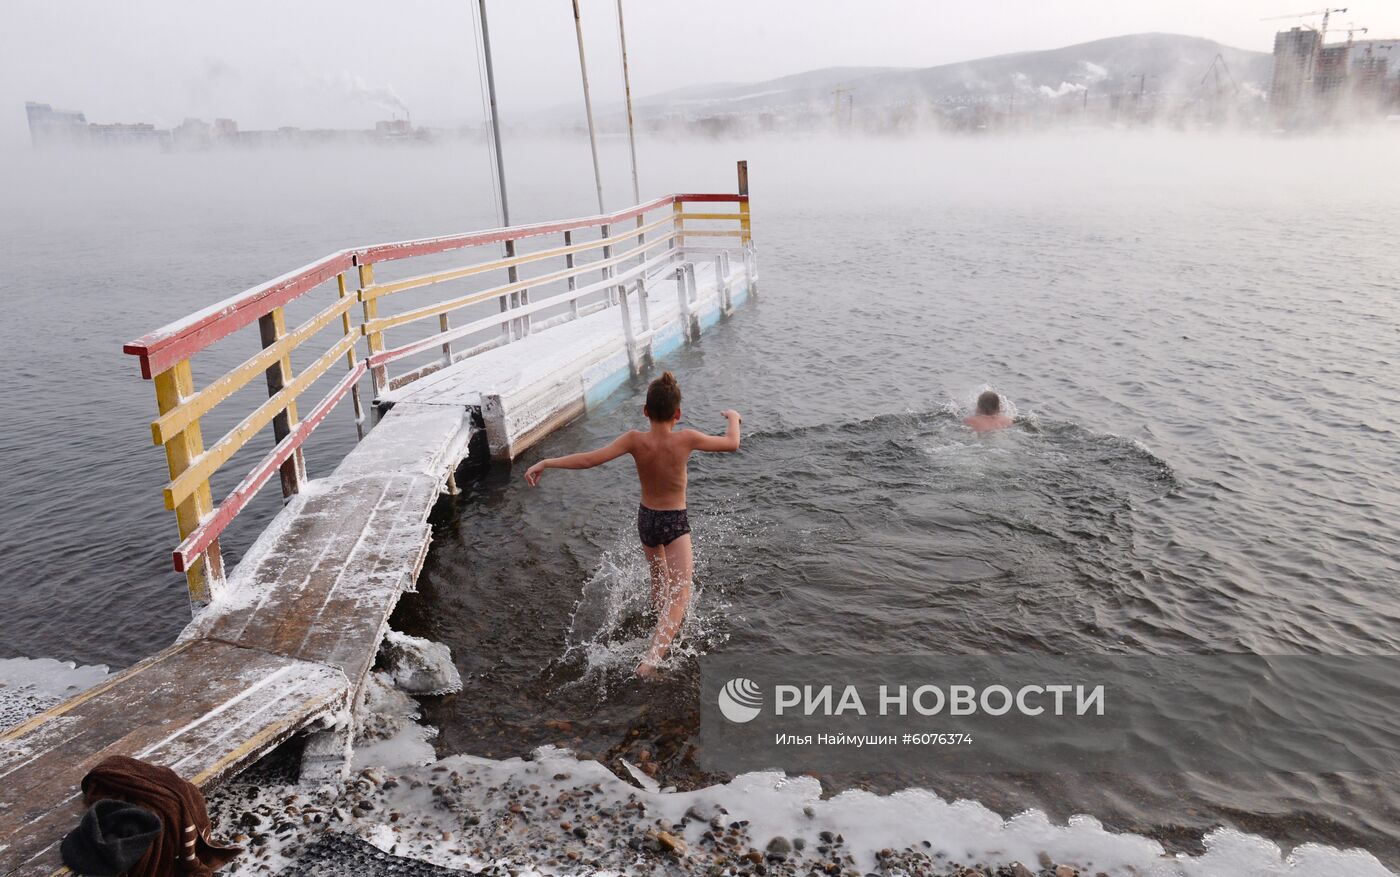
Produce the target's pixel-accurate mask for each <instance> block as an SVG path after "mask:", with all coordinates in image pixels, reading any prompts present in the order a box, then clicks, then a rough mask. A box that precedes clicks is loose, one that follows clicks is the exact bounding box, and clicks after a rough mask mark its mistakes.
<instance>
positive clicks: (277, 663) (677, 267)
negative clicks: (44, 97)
mask: <svg viewBox="0 0 1400 877" xmlns="http://www.w3.org/2000/svg"><path fill="white" fill-rule="evenodd" d="M716 203H718V204H724V203H728V204H732V205H735V208H732V209H733V212H713V211H714V208H713V207H706V206H704V205H710V204H716ZM697 204H699V205H702V206H701V207H700V208H699V209H697V208H696V207H695V206H694V205H697ZM688 205H690V207H691V209H686V208H687V206H688ZM657 214H660V215H659V217H658V216H657ZM560 236H562V241H561V242H559V241H557V238H558V237H560ZM750 240H751V238H750V225H749V209H748V192H747V176H746V169H745V168H744V166H743V165H742V163H741V165H740V186H739V192H737V193H735V194H690V195H670V196H666V197H663V198H658V199H656V200H654V201H651V202H648V203H646V204H641V205H637V206H636V207H632V208H630V209H628V210H624V211H620V212H618V213H615V214H610V215H606V216H592V217H585V218H581V219H572V220H564V221H559V222H550V223H541V224H536V225H528V226H515V227H511V228H501V229H493V230H490V231H486V232H478V233H471V234H463V235H453V236H448V237H441V238H431V239H425V240H417V241H406V242H401V243H393V244H383V245H376V246H369V247H361V248H357V249H351V250H343V251H341V252H338V253H334V254H332V255H330V256H327V257H325V258H324V259H321V260H319V261H317V262H314V263H312V264H311V265H308V266H306V267H304V268H302V269H299V270H298V271H294V272H292V273H290V274H287V275H284V276H282V277H280V278H278V279H276V280H273V281H271V282H269V283H266V284H263V285H260V286H257V287H254V288H253V289H251V290H248V291H247V292H245V293H243V294H241V295H238V296H235V297H233V298H230V299H227V300H225V301H222V302H219V303H218V304H216V305H214V306H212V307H210V308H208V309H206V310H204V311H201V312H199V313H197V314H194V315H191V316H190V317H187V318H185V319H183V320H180V321H177V322H176V323H172V324H170V325H169V326H166V327H165V328H163V329H161V330H158V331H156V332H154V333H152V334H150V335H148V336H146V337H144V338H142V339H139V340H138V341H134V342H132V343H130V344H128V345H126V347H125V350H126V352H128V353H130V354H132V355H135V356H137V357H139V361H140V363H141V371H142V374H143V376H144V377H146V378H148V379H151V380H153V382H154V384H155V389H156V398H157V403H158V407H159V417H158V418H157V419H156V420H155V421H154V422H153V423H152V424H151V431H152V435H153V437H154V439H155V442H156V443H157V444H159V445H162V446H163V447H164V448H165V452H166V460H167V463H168V465H169V474H170V481H169V483H168V484H167V485H166V488H165V501H166V505H167V507H168V508H170V509H171V510H173V511H174V512H175V514H176V520H177V522H178V525H179V530H180V539H181V541H180V543H179V545H178V546H177V547H176V548H175V550H174V553H173V556H174V564H175V568H176V569H177V570H178V571H180V572H183V573H184V574H185V577H186V581H187V585H188V587H189V592H190V598H191V603H192V606H193V609H194V618H193V620H192V621H191V622H190V624H189V625H188V627H186V629H185V631H184V632H183V633H182V634H181V636H180V638H179V640H178V641H177V642H176V643H175V644H173V645H172V646H170V647H169V648H167V649H165V650H164V651H162V652H160V653H159V654H157V655H154V656H152V657H150V658H148V659H146V660H145V661H142V662H141V663H139V664H137V665H135V666H133V667H131V668H129V669H127V670H125V671H123V672H121V673H119V674H116V675H114V676H112V677H111V678H110V679H108V680H106V681H105V682H104V683H103V684H101V685H99V686H97V687H96V688H93V689H91V690H89V691H86V692H84V693H82V694H81V695H79V696H77V697H75V698H73V699H71V700H69V701H66V702H64V703H62V704H59V705H58V706H56V707H54V708H53V709H51V710H49V711H48V712H46V713H43V714H41V715H39V716H36V717H35V718H33V719H32V720H30V721H28V722H26V723H24V724H23V725H20V726H18V727H16V728H13V729H11V730H10V731H8V732H6V733H4V734H3V735H0V877H9V875H20V874H23V875H41V874H43V875H47V874H53V873H56V872H58V871H60V870H62V867H61V862H60V861H59V856H58V844H59V841H60V840H61V839H62V837H63V836H64V834H66V833H67V832H68V831H69V830H71V829H72V828H73V827H74V826H76V825H77V822H78V818H79V816H80V815H81V812H82V809H83V808H82V802H81V791H80V789H79V782H80V780H81V779H82V777H83V775H84V774H85V773H86V772H87V771H88V770H89V769H90V768H91V767H92V766H93V765H94V764H96V763H97V762H98V761H100V760H101V759H103V758H105V757H107V756H109V755H115V754H123V755H130V756H134V757H137V758H141V759H144V760H147V761H152V762H155V763H159V764H164V765H168V766H170V767H172V768H173V769H175V770H176V771H177V772H178V773H180V774H181V775H182V776H184V777H186V778H187V779H190V780H191V781H192V782H195V783H196V784H197V785H200V786H203V787H207V786H210V785H212V784H215V783H217V782H218V781H219V780H221V779H222V778H224V777H226V776H228V775H229V774H231V773H233V772H236V771H238V770H239V769H241V768H242V767H244V766H246V765H247V764H248V763H250V762H251V761H253V760H254V759H256V758H258V757H259V756H261V755H262V754H264V753H265V752H267V751H268V750H270V749H271V748H272V747H274V746H276V745H278V744H279V743H281V742H283V741H285V740H287V739H288V738H289V737H291V736H293V735H295V734H297V733H299V732H310V736H309V737H308V738H307V745H306V754H305V755H304V756H303V778H304V779H307V780H308V781H316V780H319V779H332V778H334V777H336V776H337V774H339V773H340V772H342V771H343V770H344V769H345V768H346V766H347V765H348V758H349V754H350V746H351V743H352V740H353V735H354V730H355V725H356V721H357V716H356V707H357V705H358V703H359V699H360V690H361V687H362V685H363V683H364V680H365V678H366V676H367V674H368V673H369V671H370V669H371V668H372V667H373V665H374V662H375V656H376V653H377V651H378V648H379V644H380V642H381V640H382V639H383V637H384V635H385V633H386V632H387V630H388V621H389V617H390V615H391V614H392V612H393V610H394V607H395V605H396V604H397V602H398V599H399V596H400V595H401V594H402V593H403V592H404V591H406V590H411V589H412V588H413V586H414V582H415V580H416V578H417V575H418V571H419V569H420V567H421V565H422V563H423V559H424V557H425V556H426V554H427V551H428V545H429V542H430V541H431V532H430V529H429V527H428V524H427V518H428V515H429V513H430V511H431V510H432V508H433V505H434V504H435V502H436V501H437V499H438V497H439V496H440V495H441V494H442V493H443V492H444V491H451V490H453V489H455V483H454V473H455V472H456V469H457V467H458V465H459V464H460V463H461V462H462V460H463V459H464V458H466V457H467V456H468V455H469V454H474V453H489V454H490V455H491V457H492V458H494V459H497V460H509V459H511V458H513V457H515V456H516V455H518V454H520V453H521V452H522V451H524V450H525V449H527V448H528V447H529V446H530V445H531V444H533V443H534V442H535V441H537V440H538V439H539V438H540V437H542V436H543V435H545V434H547V433H548V432H549V431H551V430H553V429H556V428H558V427H560V426H562V425H564V424H565V423H567V422H569V421H570V420H572V419H574V418H576V417H578V416H579V415H581V414H582V413H584V412H585V411H586V410H587V409H588V407H589V406H591V405H593V404H595V403H597V402H599V401H601V400H602V399H604V398H606V397H607V396H608V395H609V394H610V393H611V392H612V391H613V390H615V389H616V388H617V387H618V386H620V385H621V384H622V383H624V382H625V381H626V380H627V378H628V376H629V375H631V374H636V373H639V372H641V371H642V370H643V369H645V368H647V367H648V363H649V361H650V360H652V359H653V358H656V357H660V356H663V355H665V353H667V352H668V351H670V350H672V349H674V348H675V347H676V346H678V345H680V344H682V343H684V342H685V341H686V339H688V338H693V337H695V336H696V335H698V334H699V333H700V332H702V331H703V330H704V329H705V328H707V327H708V326H710V325H713V324H714V323H715V322H716V321H717V320H719V319H720V318H721V317H722V316H723V315H724V314H726V313H728V312H729V311H730V310H732V309H733V308H734V307H735V306H737V305H738V304H740V303H742V302H743V301H744V300H745V299H746V298H747V297H748V296H749V295H751V294H752V293H753V291H754V289H755V284H756V271H757V266H756V262H755V260H754V255H753V248H752V245H751V243H750ZM484 247H492V248H495V247H502V248H503V249H504V255H503V256H501V255H497V254H491V255H489V256H487V257H485V258H481V257H478V259H477V260H476V261H471V262H468V263H466V264H463V263H462V262H461V261H460V259H461V256H462V254H463V251H466V252H468V253H470V252H472V251H473V250H474V249H476V250H478V251H479V249H480V248H484ZM497 252H499V251H497ZM453 257H455V258H453ZM410 264H411V265H413V266H414V268H415V270H416V271H420V272H421V273H410V272H409V271H407V270H404V266H405V265H410ZM376 269H378V274H379V276H378V277H376V273H377V272H376ZM526 270H529V271H531V272H532V273H531V274H530V276H528V277H527V276H524V275H523V272H524V271H526ZM352 271H353V272H354V279H355V281H357V282H356V283H354V284H353V285H352V284H351V283H350V282H348V281H349V276H350V275H351V272H352ZM500 274H504V275H505V278H504V279H505V283H500V282H499V280H496V281H493V280H492V279H491V278H492V276H493V275H500ZM391 275H392V276H391ZM397 302H403V306H402V307H400V308H398V309H396V310H394V311H391V308H390V305H391V303H397ZM357 312H358V313H357ZM293 319H297V320H299V321H300V322H298V323H296V325H295V327H294V328H291V329H289V328H288V325H289V323H291V321H292V320H293ZM454 323H455V325H454ZM254 324H257V327H258V337H259V340H260V348H257V352H256V353H254V354H253V355H252V356H250V357H248V358H246V359H241V360H240V359H237V358H235V357H230V356H229V355H228V354H227V348H228V347H229V346H230V345H232V344H235V343H237V342H240V341H241V342H244V343H245V344H246V343H247V342H248V341H250V340H251V335H250V333H251V330H252V327H253V325H254ZM390 333H392V334H393V336H394V342H395V346H392V347H391V346H390V344H389V337H390ZM327 339H329V340H327ZM318 342H319V343H318ZM196 355H199V356H200V363H201V367H209V366H211V365H212V366H213V368H214V369H217V367H218V365H219V364H220V363H227V362H237V364H236V365H234V366H233V367H232V368H229V369H226V370H224V371H223V373H222V374H220V375H219V376H217V377H215V378H214V379H213V380H211V381H208V382H207V383H205V384H204V385H203V386H202V387H198V388H197V387H196V386H195V381H194V372H193V368H192V360H193V359H194V357H195V356H196ZM294 360H295V361H296V366H297V367H295V368H294ZM336 363H344V364H345V366H344V369H345V370H344V372H343V373H342V374H341V375H339V376H337V375H335V374H332V373H331V369H332V368H333V367H334V366H335V365H336ZM391 366H393V367H396V368H399V369H401V371H400V372H399V373H398V374H390V368H391ZM259 378H264V379H265V383H266V390H267V394H266V396H265V397H259V398H258V399H254V400H253V401H251V402H250V401H249V399H250V394H251V393H252V392H254V388H253V386H252V385H254V384H255V383H262V382H261V381H259V380H258V379H259ZM365 382H367V383H368V384H369V385H370V386H369V387H368V388H366V389H368V390H369V393H370V394H371V398H370V399H369V400H366V401H365V402H362V399H361V395H362V394H361V389H362V388H361V386H360V385H361V383H365ZM347 396H348V397H349V398H350V399H351V401H352V406H353V410H354V413H355V419H354V424H353V427H350V426H348V425H347V427H346V428H354V429H357V430H359V432H360V435H361V439H360V441H359V443H358V444H357V445H355V446H354V448H353V450H351V451H350V452H349V453H348V454H347V455H346V456H345V457H344V458H343V459H342V460H340V461H339V463H338V464H337V465H336V466H335V467H334V468H333V470H331V471H330V472H329V473H328V474H327V475H325V476H324V477H320V478H316V479H311V478H309V477H308V474H307V467H306V462H305V460H304V459H303V457H302V454H303V445H304V444H305V442H306V440H307V438H308V437H309V436H310V435H311V433H312V431H313V430H316V429H317V428H318V426H320V425H321V424H322V423H323V422H325V421H326V420H327V418H328V415H329V414H330V413H331V412H332V410H333V409H335V408H336V407H337V405H338V403H340V402H341V401H342V400H344V399H345V398H346V397H347ZM305 400H312V401H311V402H310V404H309V406H307V405H305V404H304V405H303V407H301V408H299V407H298V402H299V401H302V402H303V403H305ZM220 406H223V407H222V408H221V409H220V411H221V413H223V414H225V416H224V417H223V418H222V420H220V419H219V417H218V415H216V414H214V413H213V412H214V411H215V409H216V408H220ZM234 406H242V408H243V410H246V411H247V413H246V414H244V416H242V417H241V419H237V420H236V422H235V421H234V420H233V419H232V418H230V417H228V416H227V409H228V408H230V407H234ZM230 422H232V423H234V425H232V426H231V427H229V428H228V429H227V432H225V433H224V434H223V436H222V437H220V438H219V439H217V440H216V441H214V442H213V443H211V444H210V445H208V446H207V447H206V445H205V443H204V439H203V435H202V429H201V424H210V423H230ZM263 433H269V434H270V438H271V448H270V450H268V451H266V452H265V453H264V454H263V455H262V456H261V458H260V459H258V460H256V462H254V463H253V464H252V466H251V468H248V469H247V470H246V474H242V475H241V477H240V476H239V475H238V474H237V472H235V473H233V474H232V475H230V474H229V470H231V469H233V468H234V467H235V466H236V467H238V472H242V471H244V470H243V468H242V467H243V466H246V465H247V464H246V463H245V462H244V461H245V460H246V459H247V455H246V453H240V452H243V451H244V449H245V448H248V446H249V443H250V441H251V440H253V439H254V438H255V437H257V436H258V435H260V434H263ZM274 475H276V476H278V477H277V480H278V482H279V483H280V485H281V488H282V493H283V498H284V506H283V508H282V510H281V511H280V513H279V514H278V515H277V516H276V517H275V518H274V519H273V521H272V523H271V524H270V525H269V526H268V527H267V528H266V529H265V530H264V531H263V532H262V533H261V534H260V535H259V536H258V538H257V539H256V541H255V542H254V544H253V546H252V547H251V548H250V549H249V550H248V551H247V553H246V554H245V555H244V556H243V557H242V559H241V560H240V561H239V563H238V564H237V566H236V567H235V568H234V569H232V570H231V571H229V572H227V573H226V572H225V570H224V564H223V557H222V554H221V552H220V549H219V538H220V536H221V535H222V534H223V533H225V532H226V530H227V529H228V528H229V527H230V525H232V524H233V523H234V521H235V519H236V518H237V516H238V513H239V512H240V511H241V510H242V509H243V508H245V507H246V506H247V504H248V502H249V501H250V500H251V499H252V498H253V496H254V495H255V494H256V493H257V492H258V491H259V490H260V489H261V488H262V487H263V486H264V485H265V484H266V483H267V482H269V481H271V480H273V476H274ZM235 479H236V480H235ZM221 483H230V484H231V488H230V489H229V490H228V493H227V494H226V496H225V498H224V499H223V500H222V501H221V502H218V503H215V502H214V501H213V496H214V487H215V485H216V484H221Z"/></svg>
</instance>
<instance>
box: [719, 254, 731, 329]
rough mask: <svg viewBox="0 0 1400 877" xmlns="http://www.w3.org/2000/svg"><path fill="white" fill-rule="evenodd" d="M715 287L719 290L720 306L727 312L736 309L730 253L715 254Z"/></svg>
mask: <svg viewBox="0 0 1400 877" xmlns="http://www.w3.org/2000/svg"><path fill="white" fill-rule="evenodd" d="M715 289H717V290H718V291H719V303H720V307H721V308H723V309H724V312H725V313H726V314H728V313H730V312H731V311H733V310H734V301H733V296H732V295H731V293H730V289H729V253H728V252H727V251H726V252H723V253H720V254H719V255H718V256H715Z"/></svg>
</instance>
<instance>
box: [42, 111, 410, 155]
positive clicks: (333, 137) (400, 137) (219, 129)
mask: <svg viewBox="0 0 1400 877" xmlns="http://www.w3.org/2000/svg"><path fill="white" fill-rule="evenodd" d="M24 110H25V114H26V115H27V116H28V118H29V137H30V140H31V141H32V143H33V144H34V146H35V148H41V149H42V148H48V147H51V146H69V145H71V146H103V147H108V146H148V147H155V148H158V149H174V150H179V151H187V150H188V151H198V150H205V149H211V148H224V147H235V146H236V147H244V148H263V147H278V146H312V145H317V144H327V143H341V144H350V143H372V144H394V143H426V142H429V141H430V140H432V138H433V136H434V134H433V132H431V131H428V130H426V129H423V128H414V127H413V125H412V124H411V123H410V122H409V121H408V120H407V119H389V120H385V121H380V122H376V123H375V125H374V128H373V129H372V130H343V129H337V128H309V129H308V128H297V127H293V126H283V127H281V128H277V129H275V130H267V131H242V130H239V127H238V123H237V122H236V121H234V120H233V119H215V120H214V121H213V122H212V123H210V122H206V121H204V120H203V119H185V120H184V121H183V122H181V123H180V124H178V125H176V126H175V127H174V128H169V129H165V128H157V127H156V126H155V125H152V124H150V123H149V122H133V123H118V124H111V125H99V124H96V123H93V122H89V121H88V120H87V117H86V116H85V115H84V114H83V113H80V112H76V111H74V110H56V109H54V108H53V107H52V106H50V105H49V104H44V103H38V102H36V101H27V102H25V105H24Z"/></svg>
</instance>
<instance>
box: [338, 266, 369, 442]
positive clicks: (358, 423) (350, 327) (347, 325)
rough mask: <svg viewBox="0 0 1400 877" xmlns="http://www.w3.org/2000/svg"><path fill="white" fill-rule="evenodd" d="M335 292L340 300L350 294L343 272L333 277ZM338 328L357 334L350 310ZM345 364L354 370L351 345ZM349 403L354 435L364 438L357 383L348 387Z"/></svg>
mask: <svg viewBox="0 0 1400 877" xmlns="http://www.w3.org/2000/svg"><path fill="white" fill-rule="evenodd" d="M335 291H336V292H337V293H339V296H340V298H345V297H346V296H347V295H349V294H350V292H349V290H347V289H346V288H345V272H344V271H342V272H341V273H339V274H337V275H336V276H335ZM340 327H341V329H343V330H344V332H345V334H346V335H350V334H353V333H357V332H358V329H357V328H356V327H355V326H354V324H353V323H351V321H350V310H349V309H348V308H347V309H346V310H345V311H343V312H342V313H341V315H340ZM345 364H346V366H347V367H349V369H350V371H354V370H355V348H354V346H353V345H351V347H350V349H349V350H347V351H346V352H345ZM350 401H351V402H352V403H354V405H355V434H356V435H357V436H358V437H360V438H364V437H365V409H364V406H363V405H362V404H360V382H359V381H356V382H355V383H353V384H351V385H350Z"/></svg>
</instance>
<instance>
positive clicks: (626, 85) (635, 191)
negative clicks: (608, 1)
mask: <svg viewBox="0 0 1400 877" xmlns="http://www.w3.org/2000/svg"><path fill="white" fill-rule="evenodd" d="M617 41H618V43H619V44H621V46H622V93H623V95H624V97H625V98H626V100H627V147H628V149H630V150H631V151H632V203H633V204H640V203H642V188H641V186H640V185H639V184H638V183H637V134H636V131H635V129H634V126H633V122H632V77H631V76H629V75H628V72H627V28H626V27H625V26H623V24H622V0H617ZM637 221H638V224H640V222H641V217H637Z"/></svg>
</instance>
